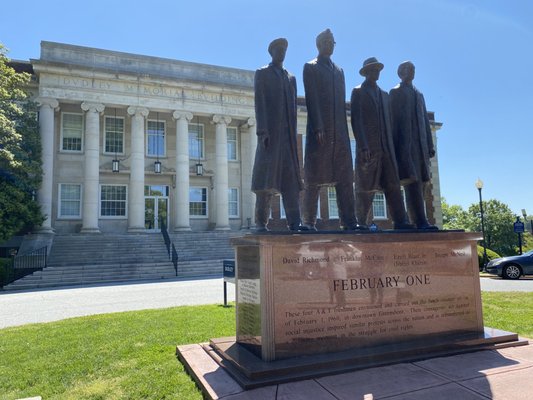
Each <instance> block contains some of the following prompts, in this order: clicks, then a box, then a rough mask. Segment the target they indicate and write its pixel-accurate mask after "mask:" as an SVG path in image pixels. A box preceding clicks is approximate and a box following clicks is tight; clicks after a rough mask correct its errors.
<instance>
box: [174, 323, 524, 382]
mask: <svg viewBox="0 0 533 400" xmlns="http://www.w3.org/2000/svg"><path fill="white" fill-rule="evenodd" d="M527 344H528V341H527V340H523V339H520V338H519V337H518V335H517V334H516V333H512V332H506V331H502V330H498V329H492V328H485V330H484V333H483V334H470V335H465V336H464V337H460V336H452V337H448V338H447V337H443V336H439V337H438V338H437V337H436V338H432V339H431V338H429V339H428V340H426V341H425V342H424V343H421V342H413V343H408V342H406V343H402V344H396V343H391V344H388V345H381V346H376V347H372V348H365V349H350V350H346V351H342V352H335V353H322V354H316V355H306V356H301V357H293V358H289V359H284V360H276V361H262V360H261V358H259V357H257V356H256V355H255V354H253V353H252V352H250V351H249V350H247V349H246V348H245V347H244V346H242V345H239V344H238V343H237V342H236V341H235V337H227V338H219V339H211V341H210V343H209V344H203V345H202V347H203V349H204V351H205V352H206V353H207V354H209V355H210V356H211V357H212V358H213V360H215V362H216V363H217V364H218V366H219V367H220V368H222V369H223V370H225V371H226V372H227V373H228V374H229V375H230V376H231V377H232V378H233V379H234V380H235V381H236V382H237V383H238V384H239V385H240V386H241V387H242V388H244V389H247V390H248V389H253V388H257V387H261V386H269V385H275V384H280V383H287V382H292V381H298V380H304V379H311V378H318V377H321V376H328V375H334V374H339V373H344V372H348V371H355V370H360V369H366V368H372V367H377V366H382V365H389V364H396V363H403V362H413V361H419V360H424V359H428V358H433V357H443V356H449V355H455V354H461V353H468V352H473V351H479V350H497V349H502V348H506V347H513V346H525V345H527ZM177 354H178V357H179V359H180V361H181V362H182V363H184V364H185V365H187V357H186V355H184V354H181V352H180V347H178V348H177ZM189 368H190V367H189ZM189 368H188V369H189Z"/></svg>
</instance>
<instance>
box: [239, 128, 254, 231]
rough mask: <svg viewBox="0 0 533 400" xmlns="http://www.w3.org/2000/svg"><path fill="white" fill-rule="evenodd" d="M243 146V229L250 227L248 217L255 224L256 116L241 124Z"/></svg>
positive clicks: (251, 224) (251, 223) (252, 224)
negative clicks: (253, 188)
mask: <svg viewBox="0 0 533 400" xmlns="http://www.w3.org/2000/svg"><path fill="white" fill-rule="evenodd" d="M241 128H242V133H243V135H241V138H242V141H241V142H242V147H241V160H242V164H241V169H242V172H241V175H242V189H241V190H242V229H246V228H248V218H249V219H250V226H255V218H254V215H255V193H254V192H252V171H253V168H254V161H255V148H256V146H257V135H256V125H255V118H248V120H247V121H246V123H245V124H244V125H241Z"/></svg>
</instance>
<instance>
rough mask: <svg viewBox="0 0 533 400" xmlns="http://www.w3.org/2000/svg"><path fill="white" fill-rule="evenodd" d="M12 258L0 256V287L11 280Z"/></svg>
mask: <svg viewBox="0 0 533 400" xmlns="http://www.w3.org/2000/svg"><path fill="white" fill-rule="evenodd" d="M11 263H12V260H11V259H10V258H0V287H2V286H4V285H6V284H7V283H8V282H11V281H12V279H11V278H12V277H13V270H12V269H11V268H10V267H11Z"/></svg>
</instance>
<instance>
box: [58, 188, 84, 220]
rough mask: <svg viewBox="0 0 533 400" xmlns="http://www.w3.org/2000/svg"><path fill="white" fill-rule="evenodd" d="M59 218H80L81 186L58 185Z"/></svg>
mask: <svg viewBox="0 0 533 400" xmlns="http://www.w3.org/2000/svg"><path fill="white" fill-rule="evenodd" d="M59 217H60V218H69V217H70V218H80V217H81V185H76V184H66V183H60V184H59Z"/></svg>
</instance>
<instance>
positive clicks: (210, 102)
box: [30, 42, 442, 233]
mask: <svg viewBox="0 0 533 400" xmlns="http://www.w3.org/2000/svg"><path fill="white" fill-rule="evenodd" d="M30 64H31V68H30V69H32V71H31V72H32V73H33V74H34V80H33V82H34V87H33V89H34V90H35V99H36V101H37V102H38V104H39V106H40V110H39V124H40V132H41V139H42V148H43V153H42V154H43V155H42V157H43V170H44V176H43V182H42V187H41V189H40V190H39V192H38V200H39V203H40V204H41V207H42V210H43V212H44V214H46V216H47V218H46V221H45V222H44V223H43V225H42V231H44V232H56V233H73V232H95V233H96V232H117V233H122V232H145V231H154V232H157V231H159V230H160V229H161V224H162V223H164V224H165V225H166V226H167V227H168V229H169V230H171V231H175V232H177V231H187V230H199V231H202V230H212V229H215V230H228V229H233V230H236V229H242V228H245V229H247V228H249V227H250V226H253V225H254V212H253V210H254V202H255V196H254V195H253V194H252V193H251V191H250V186H251V172H252V166H253V162H254V155H255V147H256V145H257V139H256V131H255V119H254V93H253V79H254V71H246V70H240V69H235V68H227V67H220V66H212V65H204V64H197V63H192V62H185V61H177V60H169V59H163V58H157V57H149V56H143V55H135V54H127V53H121V52H116V51H109V50H100V49H94V48H87V47H81V46H73V45H69V44H61V43H53V42H42V43H41V55H40V58H39V59H32V60H30ZM430 117H433V115H432V114H431V115H430ZM431 119H432V125H433V134H434V139H435V142H436V131H437V130H438V129H439V128H440V126H441V124H440V123H436V122H435V121H434V118H431ZM305 125H306V109H305V102H304V99H303V98H302V99H299V107H298V134H299V135H298V136H299V140H298V142H299V148H300V159H301V160H302V159H303V157H302V154H301V152H302V148H303V147H304V146H303V144H304V143H305ZM348 125H350V124H349V123H348ZM352 137H353V136H352ZM352 147H353V149H355V144H354V145H353V146H352ZM432 162H433V166H432V172H433V180H432V182H431V185H430V186H429V188H428V193H427V196H426V200H427V201H426V203H427V204H426V206H427V209H428V214H429V216H430V219H431V220H432V221H433V222H435V223H437V224H439V225H442V212H441V209H440V189H439V179H438V161H437V158H435V159H434V160H433V161H432ZM275 203H276V204H275V205H274V207H273V210H272V223H271V225H272V226H278V227H282V226H283V225H284V223H285V222H284V211H283V208H282V207H281V206H280V204H279V203H280V202H279V201H277V202H275ZM319 217H320V223H319V227H320V226H321V225H322V226H323V227H336V226H338V215H337V206H336V199H335V191H334V190H329V189H327V188H325V189H324V190H323V193H322V194H321V198H320V215H319ZM374 220H375V221H376V222H377V223H378V224H379V225H380V226H383V227H385V228H386V227H389V226H390V222H389V221H388V218H387V207H386V199H385V198H384V196H383V195H377V196H376V200H375V202H374Z"/></svg>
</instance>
